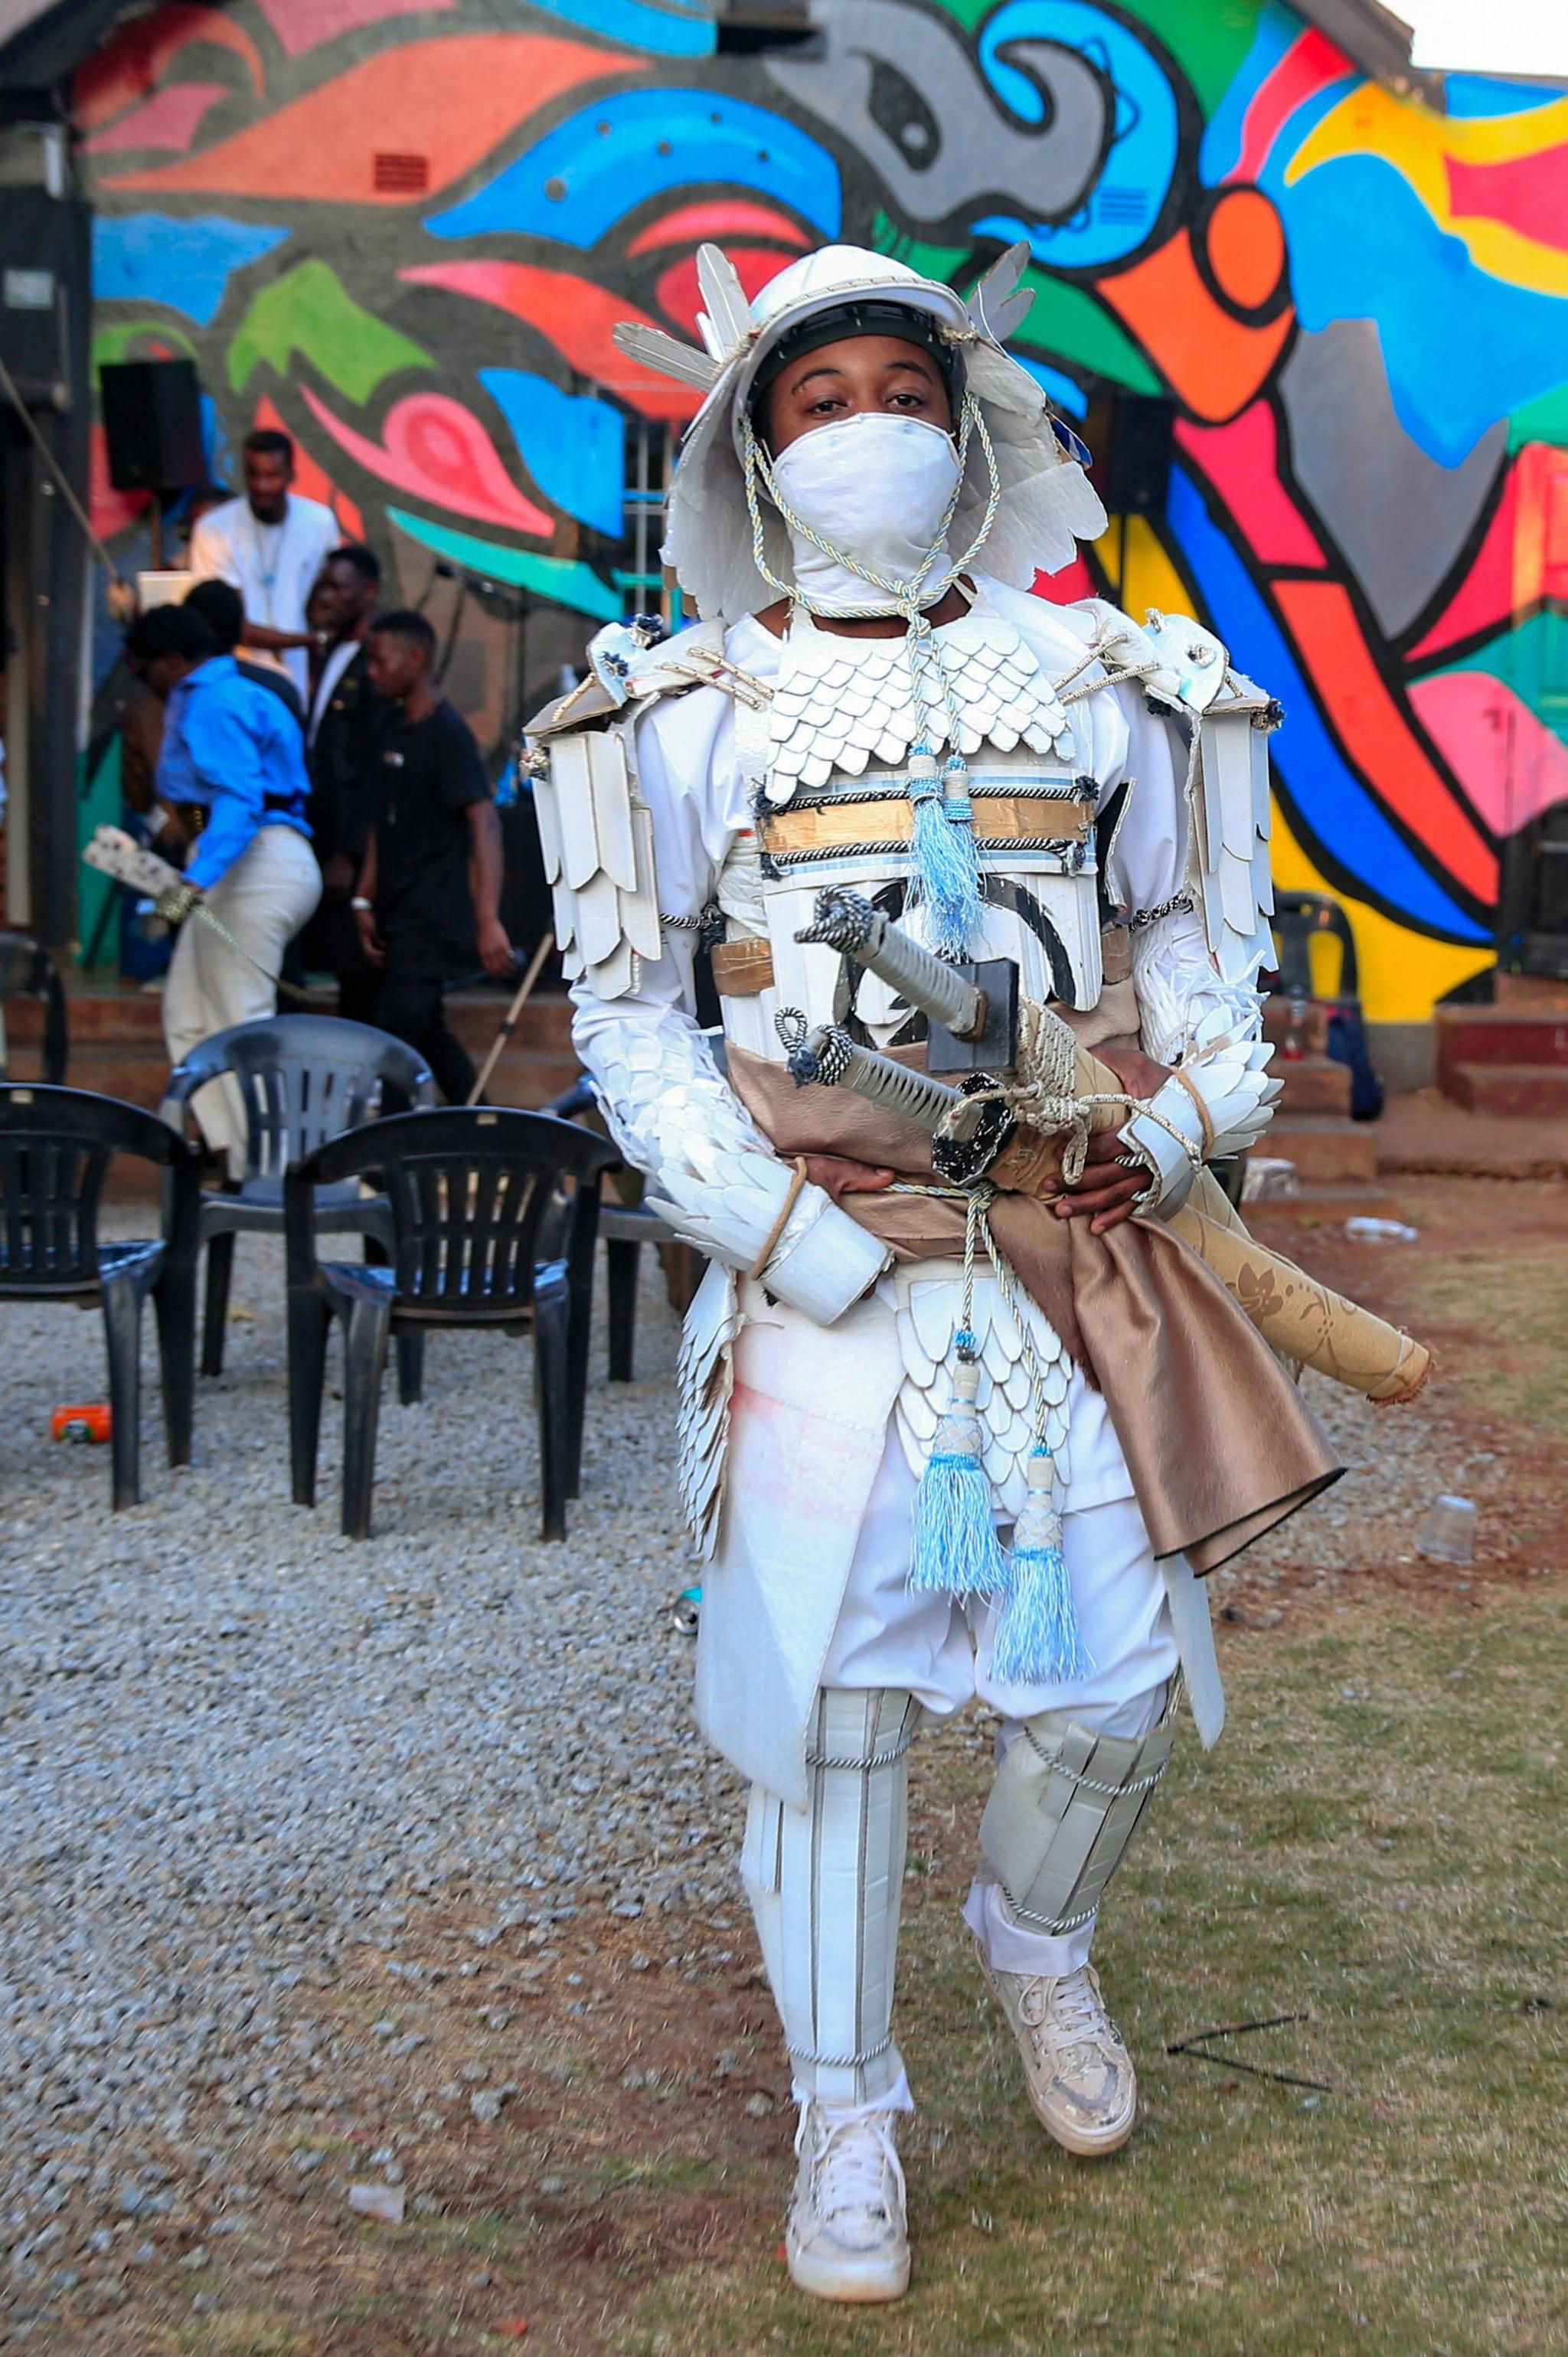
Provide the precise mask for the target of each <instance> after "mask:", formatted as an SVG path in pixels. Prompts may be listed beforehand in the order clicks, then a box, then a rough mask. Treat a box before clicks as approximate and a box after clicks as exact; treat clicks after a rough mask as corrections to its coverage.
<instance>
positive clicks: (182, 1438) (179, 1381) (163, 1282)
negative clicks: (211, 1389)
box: [153, 1261, 196, 1465]
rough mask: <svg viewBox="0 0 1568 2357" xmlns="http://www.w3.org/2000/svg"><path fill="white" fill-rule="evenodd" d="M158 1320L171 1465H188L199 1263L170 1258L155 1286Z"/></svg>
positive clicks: (193, 1416) (193, 1421) (193, 1410)
mask: <svg viewBox="0 0 1568 2357" xmlns="http://www.w3.org/2000/svg"><path fill="white" fill-rule="evenodd" d="M153 1308H154V1311H155V1313H156V1318H157V1321H158V1367H159V1371H160V1372H161V1374H162V1378H163V1388H164V1437H165V1440H166V1444H167V1448H168V1461H169V1463H170V1464H171V1465H188V1464H189V1462H190V1448H191V1440H192V1437H193V1433H194V1428H195V1424H196V1264H195V1262H194V1261H191V1262H189V1263H188V1265H184V1266H177V1265H174V1264H173V1263H171V1262H169V1261H166V1262H165V1264H164V1267H163V1272H162V1274H161V1275H160V1276H159V1278H158V1280H157V1283H156V1285H155V1286H154V1287H153Z"/></svg>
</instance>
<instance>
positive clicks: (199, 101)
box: [84, 81, 229, 156]
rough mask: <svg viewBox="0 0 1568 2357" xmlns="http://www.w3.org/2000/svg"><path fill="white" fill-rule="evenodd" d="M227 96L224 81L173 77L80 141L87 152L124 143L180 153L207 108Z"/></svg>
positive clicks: (114, 150)
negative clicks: (170, 80) (137, 103)
mask: <svg viewBox="0 0 1568 2357" xmlns="http://www.w3.org/2000/svg"><path fill="white" fill-rule="evenodd" d="M228 96H229V85H228V83H227V82H226V81H177V82H173V83H171V84H170V86H169V88H168V89H167V90H160V91H156V93H155V94H154V96H153V97H151V98H149V99H148V101H147V102H146V104H145V106H134V107H133V108H132V109H131V111H130V113H128V114H121V115H117V116H116V117H115V119H114V121H113V123H110V124H106V125H105V127H104V128H103V129H102V131H95V132H94V133H93V135H92V136H91V139H89V140H87V141H86V142H85V143H84V144H85V145H86V147H87V149H88V152H89V154H91V155H93V156H110V155H115V154H118V153H119V152H120V151H121V150H123V149H124V148H126V147H164V148H173V149H174V150H175V151H176V152H177V153H178V154H180V155H183V154H184V153H185V151H186V150H187V148H188V147H189V145H190V144H191V142H192V141H193V140H194V138H195V137H196V135H197V133H198V132H199V130H200V128H201V124H202V121H203V119H204V117H205V116H206V114H207V113H208V110H209V108H210V107H211V106H212V105H213V104H214V103H215V102H216V101H217V100H219V99H220V98H227V97H228Z"/></svg>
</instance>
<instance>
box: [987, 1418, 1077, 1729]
mask: <svg viewBox="0 0 1568 2357" xmlns="http://www.w3.org/2000/svg"><path fill="white" fill-rule="evenodd" d="M1028 1479H1029V1494H1028V1496H1027V1497H1026V1500H1025V1501H1024V1511H1023V1512H1022V1513H1021V1514H1020V1515H1019V1517H1018V1523H1017V1528H1016V1529H1015V1532H1014V1534H1013V1553H1012V1558H1011V1560H1010V1562H1009V1565H1008V1579H1007V1600H1006V1602H1005V1603H1004V1606H1003V1608H1002V1617H1001V1620H1000V1621H999V1623H998V1625H997V1631H996V1642H995V1646H994V1649H993V1653H992V1661H991V1666H992V1672H993V1675H994V1676H995V1677H996V1678H997V1679H999V1680H1000V1682H1001V1683H1002V1684H1004V1685H1010V1686H1042V1685H1067V1684H1071V1683H1072V1682H1073V1681H1074V1680H1075V1679H1078V1678H1086V1677H1087V1676H1088V1675H1089V1674H1090V1671H1091V1670H1092V1669H1093V1667H1094V1658H1093V1656H1092V1654H1091V1653H1090V1651H1089V1648H1088V1646H1087V1645H1086V1644H1085V1643H1084V1641H1083V1631H1082V1630H1081V1629H1080V1628H1079V1625H1078V1610H1077V1608H1076V1606H1075V1605H1074V1603H1073V1598H1072V1582H1071V1580H1070V1579H1069V1577H1068V1568H1067V1558H1066V1557H1065V1556H1064V1555H1063V1554H1062V1522H1061V1515H1060V1513H1059V1512H1058V1510H1057V1503H1056V1497H1055V1472H1054V1468H1053V1466H1052V1463H1051V1453H1050V1450H1049V1449H1048V1448H1038V1449H1036V1452H1035V1454H1034V1456H1033V1457H1031V1458H1030V1459H1029V1476H1028Z"/></svg>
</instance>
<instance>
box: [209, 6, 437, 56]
mask: <svg viewBox="0 0 1568 2357" xmlns="http://www.w3.org/2000/svg"><path fill="white" fill-rule="evenodd" d="M256 5H257V6H258V7H259V8H260V10H261V12H262V14H263V16H264V17H265V18H266V20H267V22H268V24H269V25H270V26H271V27H272V28H273V30H274V33H275V34H276V35H277V37H278V46H279V47H280V48H282V49H283V50H284V51H285V54H286V55H287V56H289V57H291V58H300V57H304V56H305V54H306V51H307V50H309V49H318V48H320V47H321V46H322V44H323V42H325V41H336V40H338V39H339V38H341V37H342V35H343V34H345V33H354V32H358V30H359V28H360V26H361V25H379V24H381V23H382V22H383V20H384V19H385V18H387V17H388V16H446V14H447V12H448V11H449V10H450V9H452V8H455V7H456V5H457V0H256Z"/></svg>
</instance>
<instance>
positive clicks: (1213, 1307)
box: [729, 1041, 1343, 1572]
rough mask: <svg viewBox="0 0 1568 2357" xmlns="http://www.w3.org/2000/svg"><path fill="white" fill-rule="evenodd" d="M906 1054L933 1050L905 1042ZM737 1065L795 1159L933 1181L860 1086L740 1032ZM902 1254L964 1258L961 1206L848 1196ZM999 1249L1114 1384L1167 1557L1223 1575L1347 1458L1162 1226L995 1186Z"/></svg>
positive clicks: (916, 1136)
mask: <svg viewBox="0 0 1568 2357" xmlns="http://www.w3.org/2000/svg"><path fill="white" fill-rule="evenodd" d="M904 1053H905V1055H906V1057H907V1058H908V1060H910V1061H916V1060H923V1057H924V1050H923V1049H919V1050H917V1051H908V1050H906V1051H904ZM729 1076H730V1081H731V1083H732V1085H733V1086H734V1088H735V1090H736V1093H737V1094H738V1095H739V1097H740V1098H741V1100H742V1102H743V1103H745V1104H746V1107H747V1109H748V1110H749V1112H750V1113H751V1114H752V1116H753V1118H754V1119H755V1120H756V1121H757V1123H758V1125H760V1127H761V1128H762V1129H763V1131H764V1132H765V1133H766V1135H768V1138H769V1139H770V1140H771V1141H772V1143H773V1145H774V1146H775V1147H776V1148H777V1149H778V1151H779V1153H780V1154H782V1155H786V1156H793V1155H799V1154H846V1155H853V1156H854V1157H855V1158H856V1159H858V1160H860V1161H863V1162H870V1163H875V1164H877V1165H879V1166H881V1167H884V1168H891V1169H894V1170H896V1171H897V1172H898V1174H899V1176H900V1177H902V1178H908V1179H923V1180H928V1181H929V1179H930V1178H931V1176H932V1171H931V1158H930V1140H929V1138H928V1137H925V1136H923V1135H921V1133H920V1132H919V1131H918V1129H917V1128H915V1126H914V1125H913V1124H912V1123H909V1122H906V1121H903V1120H900V1119H899V1118H898V1117H897V1115H896V1114H886V1113H884V1112H883V1111H881V1110H880V1108H878V1107H876V1106H874V1105H870V1104H868V1103H866V1102H865V1099H864V1098H863V1097H857V1096H856V1095H854V1092H853V1091H851V1090H849V1089H827V1088H822V1087H819V1086H817V1085H815V1084H813V1085H812V1086H811V1087H808V1088H803V1089H797V1088H796V1086H795V1084H794V1082H792V1081H791V1079H790V1078H789V1072H788V1071H786V1070H785V1069H784V1067H783V1066H782V1065H779V1064H770V1063H768V1062H765V1061H764V1060H763V1059H762V1058H761V1057H758V1056H754V1055H751V1054H749V1053H748V1052H747V1051H746V1049H744V1048H741V1047H738V1046H737V1045H736V1044H735V1043H734V1042H733V1041H732V1042H731V1044H730V1047H729ZM843 1209H844V1210H845V1211H847V1212H848V1213H849V1215H850V1217H851V1218H852V1219H853V1220H855V1221H856V1222H858V1223H859V1224H860V1225H861V1226H862V1227H865V1228H867V1229H869V1230H870V1232H872V1233H873V1234H874V1235H876V1236H879V1237H881V1238H882V1239H883V1241H884V1242H885V1243H887V1244H889V1245H891V1247H892V1249H893V1252H894V1254H895V1255H896V1257H897V1258H898V1259H900V1260H931V1259H940V1260H950V1259H953V1258H956V1257H959V1256H961V1254H962V1251H963V1237H964V1207H963V1205H962V1204H961V1202H955V1201H950V1200H943V1199H937V1198H932V1197H929V1196H923V1195H898V1194H876V1195H845V1196H844V1197H843ZM991 1224H992V1229H993V1233H994V1235H995V1238H996V1243H997V1246H998V1249H999V1250H1000V1251H1001V1252H1002V1254H1004V1257H1005V1258H1006V1260H1007V1261H1008V1263H1009V1265H1011V1267H1012V1268H1013V1269H1014V1271H1015V1274H1016V1275H1017V1277H1018V1279H1019V1281H1020V1283H1021V1284H1022V1285H1023V1286H1024V1287H1025V1289H1026V1292H1028V1293H1029V1294H1030V1295H1031V1297H1033V1298H1034V1300H1036V1302H1037V1303H1038V1304H1039V1307H1040V1308H1041V1309H1042V1310H1043V1311H1044V1313H1045V1315H1046V1317H1047V1318H1048V1319H1049V1320H1050V1323H1051V1325H1052V1326H1053V1327H1054V1328H1055V1329H1056V1331H1057V1332H1058V1334H1059V1335H1060V1337H1061V1339H1062V1341H1063V1343H1064V1344H1065V1346H1066V1347H1067V1349H1068V1351H1069V1352H1070V1353H1071V1355H1072V1358H1073V1359H1074V1361H1076V1363H1077V1364H1078V1365H1079V1367H1080V1368H1081V1369H1082V1371H1083V1372H1084V1375H1085V1377H1086V1378H1087V1380H1088V1381H1089V1382H1090V1383H1092V1384H1094V1386H1095V1387H1096V1389H1098V1390H1099V1391H1101V1393H1103V1394H1104V1397H1105V1404H1106V1406H1107V1408H1108V1409H1109V1411H1110V1415H1111V1419H1112V1423H1113V1425H1114V1426H1115V1427H1116V1434H1117V1437H1118V1439H1119V1440H1120V1441H1121V1444H1122V1454H1123V1455H1124V1456H1125V1458H1126V1459H1127V1467H1128V1470H1129V1472H1130V1474H1131V1476H1132V1480H1133V1488H1134V1490H1135V1491H1136V1492H1137V1497H1138V1502H1139V1505H1140V1507H1141V1508H1142V1510H1143V1514H1144V1521H1145V1523H1147V1525H1148V1529H1149V1536H1150V1539H1151V1541H1152V1543H1153V1546H1154V1551H1155V1555H1178V1554H1179V1555H1186V1556H1187V1560H1188V1561H1189V1563H1190V1564H1191V1565H1192V1567H1193V1569H1194V1570H1195V1571H1197V1572H1208V1571H1212V1570H1214V1569H1215V1568H1216V1566H1218V1565H1219V1564H1222V1563H1224V1562H1226V1561H1227V1560H1228V1559H1229V1558H1230V1556H1231V1555H1235V1554H1237V1553H1238V1552H1239V1551H1240V1549H1241V1548H1242V1547H1244V1546H1247V1545H1249V1544H1251V1541H1252V1540H1253V1539H1255V1538H1260V1537H1262V1534H1263V1533H1264V1532H1265V1531H1268V1530H1272V1529H1273V1527H1274V1525H1275V1524H1276V1523H1281V1522H1283V1520H1284V1518H1285V1516H1286V1515H1287V1514H1290V1513H1293V1512H1294V1510H1295V1509H1296V1507H1297V1506H1301V1505H1305V1503H1306V1501H1308V1499H1310V1498H1315V1497H1316V1495H1317V1494H1318V1492H1319V1491H1322V1490H1325V1489H1326V1488H1327V1487H1328V1485H1329V1483H1330V1482H1332V1481H1336V1480H1337V1479H1338V1478H1339V1475H1340V1473H1341V1472H1342V1471H1343V1467H1342V1466H1341V1465H1340V1464H1339V1463H1338V1462H1337V1459H1336V1458H1335V1456H1334V1453H1333V1450H1332V1449H1331V1448H1330V1447H1329V1444H1328V1441H1327V1438H1326V1436H1325V1434H1324V1432H1323V1431H1322V1429H1321V1427H1320V1426H1319V1425H1318V1423H1317V1421H1316V1417H1314V1416H1313V1415H1311V1413H1310V1412H1309V1411H1308V1409H1307V1408H1306V1406H1305V1404H1304V1403H1303V1401H1302V1399H1301V1397H1300V1395H1299V1394H1298V1393H1297V1391H1296V1388H1295V1386H1294V1383H1292V1382H1291V1380H1290V1378H1289V1376H1288V1375H1287V1374H1286V1373H1285V1372H1284V1370H1283V1368H1282V1367H1281V1365H1280V1363H1279V1361H1278V1360H1277V1359H1276V1358H1275V1357H1274V1354H1273V1351H1271V1350H1270V1349H1269V1348H1268V1346H1267V1344H1266V1343H1265V1342H1264V1340H1262V1336H1261V1334H1259V1333H1258V1331H1257V1330H1256V1329H1255V1328H1254V1327H1253V1325H1252V1324H1251V1322H1250V1320H1249V1319H1248V1318H1247V1317H1246V1316H1245V1315H1244V1314H1243V1313H1242V1311H1241V1309H1240V1308H1239V1307H1238V1305H1237V1303H1236V1302H1235V1301H1234V1300H1233V1299H1232V1297H1231V1296H1230V1294H1229V1293H1228V1292H1227V1291H1226V1289H1225V1286H1223V1285H1222V1284H1221V1283H1220V1281H1219V1278H1218V1277H1217V1276H1216V1275H1213V1274H1212V1273H1211V1272H1210V1271H1209V1270H1208V1268H1207V1267H1205V1265H1203V1263H1202V1262H1201V1261H1200V1260H1199V1259H1198V1258H1197V1255H1196V1254H1194V1253H1193V1252H1191V1251H1189V1250H1188V1249H1187V1247H1186V1246H1185V1245H1184V1244H1183V1243H1180V1242H1178V1240H1177V1239H1176V1237H1175V1236H1174V1235H1172V1234H1171V1233H1170V1232H1169V1231H1168V1229H1166V1228H1165V1226H1164V1225H1163V1224H1161V1223H1160V1222H1155V1221H1149V1220H1127V1221H1123V1222H1122V1224H1121V1225H1120V1226H1118V1227H1115V1228H1112V1229H1111V1230H1110V1231H1109V1232H1108V1233H1106V1234H1105V1235H1101V1236H1096V1235H1091V1234H1090V1223H1089V1222H1088V1221H1087V1220H1061V1219H1058V1217H1057V1215H1056V1213H1055V1212H1054V1211H1052V1210H1051V1208H1050V1206H1049V1204H1048V1203H1046V1202H1042V1201H1039V1200H1036V1199H1035V1198H1034V1197H1031V1196H1027V1195H1017V1194H998V1195H997V1196H996V1197H995V1198H994V1200H993V1202H992V1205H991Z"/></svg>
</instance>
